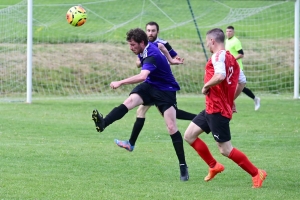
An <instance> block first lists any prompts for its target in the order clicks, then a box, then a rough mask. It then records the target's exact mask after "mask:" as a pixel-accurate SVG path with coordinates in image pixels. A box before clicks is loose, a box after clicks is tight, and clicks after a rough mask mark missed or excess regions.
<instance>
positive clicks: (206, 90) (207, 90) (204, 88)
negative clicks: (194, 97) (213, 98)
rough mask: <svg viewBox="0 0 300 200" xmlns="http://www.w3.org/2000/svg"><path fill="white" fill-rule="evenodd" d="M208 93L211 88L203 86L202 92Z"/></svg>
mask: <svg viewBox="0 0 300 200" xmlns="http://www.w3.org/2000/svg"><path fill="white" fill-rule="evenodd" d="M208 93H209V88H206V87H203V88H202V94H204V95H208Z"/></svg>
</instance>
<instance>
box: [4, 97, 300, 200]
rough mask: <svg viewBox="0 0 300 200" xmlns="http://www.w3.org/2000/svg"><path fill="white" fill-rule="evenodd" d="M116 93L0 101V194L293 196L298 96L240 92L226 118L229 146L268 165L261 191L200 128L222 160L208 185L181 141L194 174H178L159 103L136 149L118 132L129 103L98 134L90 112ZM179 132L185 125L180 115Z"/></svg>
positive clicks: (184, 101) (125, 132) (191, 104)
mask: <svg viewBox="0 0 300 200" xmlns="http://www.w3.org/2000/svg"><path fill="white" fill-rule="evenodd" d="M125 98H126V96H120V97H118V98H116V97H114V98H112V97H111V98H109V97H107V98H104V97H103V98H99V99H93V100H86V99H81V100H80V99H77V100H70V99H52V100H51V99H48V100H42V99H41V100H35V102H34V103H33V104H24V103H21V102H1V105H0V109H1V115H0V121H1V123H0V138H1V143H0V163H1V167H0V199H264V200H268V199H270V200H274V199H298V198H299V195H300V192H299V187H300V183H299V176H298V173H299V167H300V165H299V156H300V153H299V142H300V136H299V131H300V130H299V124H300V119H299V110H300V104H299V101H296V100H293V99H291V98H285V97H283V96H280V97H278V96H275V95H274V96H263V97H262V101H261V109H260V110H258V111H254V105H253V102H252V100H251V99H249V98H247V97H245V96H241V97H239V98H238V99H237V101H236V103H237V109H238V113H237V114H234V117H233V120H232V121H231V131H232V138H233V139H232V143H233V145H234V146H235V147H237V148H239V149H240V150H242V151H244V152H245V153H246V154H247V155H248V157H249V158H250V160H251V161H253V163H254V164H255V165H257V166H258V167H259V168H262V169H265V170H266V171H267V172H268V177H267V179H266V181H265V182H264V185H263V187H262V188H261V189H252V188H251V184H252V182H251V177H250V176H249V175H248V174H246V173H245V172H244V171H243V170H241V169H240V168H239V167H238V166H237V165H236V164H235V163H233V162H232V161H231V160H229V159H227V158H225V157H223V156H221V155H220V154H219V152H218V151H217V147H216V145H215V143H214V141H213V138H212V136H211V135H206V134H205V135H201V138H202V139H203V140H204V141H206V142H207V144H208V146H209V147H210V149H211V151H212V153H213V155H215V157H216V159H217V160H218V161H219V162H221V163H223V164H224V165H225V167H226V169H225V171H224V172H223V173H222V174H220V175H218V176H216V178H215V179H214V180H213V181H211V182H208V183H206V182H204V181H203V178H204V176H206V174H207V166H206V165H205V164H204V162H203V161H202V160H201V159H200V158H199V157H198V155H197V154H196V152H194V150H193V149H192V148H191V147H190V146H189V145H188V144H187V143H184V144H185V151H186V159H187V163H188V166H189V172H190V180H189V181H188V182H180V181H179V169H178V165H177V158H176V156H175V152H174V150H173V145H172V143H171V139H170V137H169V136H168V134H167V130H166V128H165V125H164V123H163V120H162V118H161V117H160V115H159V114H158V112H157V111H156V109H155V108H152V109H150V110H149V112H148V113H147V120H146V124H145V127H144V130H143V131H142V133H141V135H140V137H139V140H138V141H137V143H136V147H135V150H134V151H133V152H132V153H129V152H127V151H126V150H124V149H121V148H119V147H117V146H116V145H115V144H114V143H113V139H114V138H118V139H128V138H129V135H130V131H131V127H132V125H133V122H134V120H135V110H132V111H130V112H129V113H128V114H127V115H126V116H125V117H124V118H123V119H121V120H120V121H117V122H115V123H114V124H112V125H111V126H109V127H107V128H106V130H105V131H104V132H102V133H98V132H96V130H95V128H94V124H93V121H92V120H91V111H92V110H93V109H94V108H97V109H98V110H99V111H101V112H102V113H103V114H104V115H106V114H107V113H108V112H109V111H110V110H111V109H112V108H113V107H115V106H117V105H119V104H120V103H121V102H122V101H123V100H124V99H125ZM178 105H179V107H180V108H181V109H185V110H187V111H195V112H198V111H200V110H201V109H203V106H204V99H203V97H202V96H194V97H192V96H190V97H185V96H181V97H179V98H178ZM178 124H179V125H178V126H179V129H180V131H181V133H182V134H183V133H184V131H185V129H186V127H187V126H188V124H189V122H187V121H178Z"/></svg>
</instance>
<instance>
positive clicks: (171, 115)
mask: <svg viewBox="0 0 300 200" xmlns="http://www.w3.org/2000/svg"><path fill="white" fill-rule="evenodd" d="M158 108H159V110H160V112H161V113H163V116H164V119H165V122H166V125H167V129H168V132H169V134H170V136H171V139H172V142H173V147H174V149H175V152H176V155H177V158H178V161H179V168H180V180H182V181H187V180H188V179H189V173H188V167H187V164H186V161H185V154H184V148H183V139H182V135H181V133H180V131H179V130H178V128H177V124H176V109H175V108H174V107H173V106H170V107H169V108H167V107H166V106H165V107H164V106H159V107H158Z"/></svg>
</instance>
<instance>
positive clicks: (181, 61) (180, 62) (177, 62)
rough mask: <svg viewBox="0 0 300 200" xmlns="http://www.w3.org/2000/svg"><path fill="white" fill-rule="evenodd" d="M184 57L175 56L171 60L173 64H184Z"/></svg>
mask: <svg viewBox="0 0 300 200" xmlns="http://www.w3.org/2000/svg"><path fill="white" fill-rule="evenodd" d="M183 61H184V59H183V58H180V57H176V58H173V59H172V60H171V62H170V64H171V65H180V64H183Z"/></svg>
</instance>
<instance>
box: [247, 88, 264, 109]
mask: <svg viewBox="0 0 300 200" xmlns="http://www.w3.org/2000/svg"><path fill="white" fill-rule="evenodd" d="M243 92H244V93H245V94H246V95H247V96H248V97H250V98H251V99H253V101H254V110H258V109H259V107H260V98H259V97H256V96H255V95H254V94H253V92H252V91H251V90H250V89H249V88H247V87H244V89H243Z"/></svg>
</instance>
